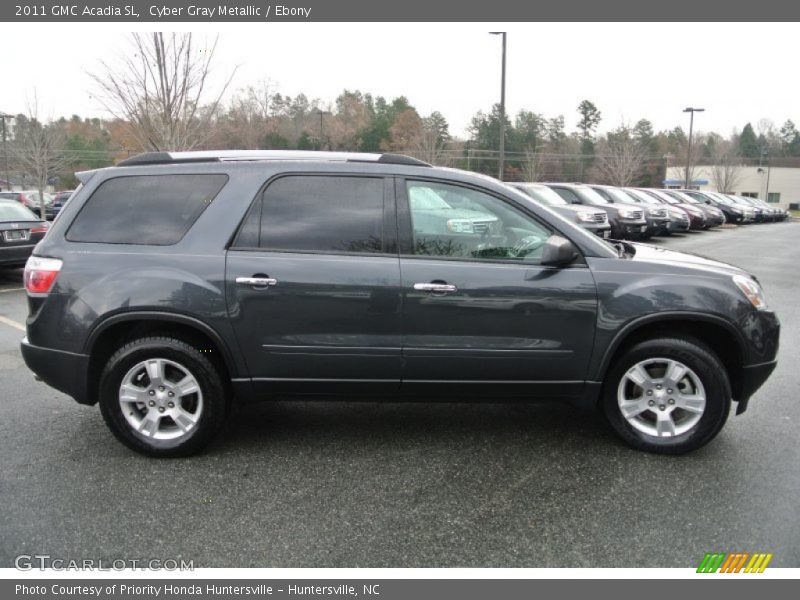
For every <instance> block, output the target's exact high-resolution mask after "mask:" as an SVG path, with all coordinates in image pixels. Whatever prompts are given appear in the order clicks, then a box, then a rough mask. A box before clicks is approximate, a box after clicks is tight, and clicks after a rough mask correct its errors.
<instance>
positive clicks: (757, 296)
mask: <svg viewBox="0 0 800 600" xmlns="http://www.w3.org/2000/svg"><path fill="white" fill-rule="evenodd" d="M733 283H735V284H736V287H738V288H739V289H740V290H742V293H743V294H744V295H745V297H746V298H747V299H748V300H750V304H752V305H753V306H754V307H755V308H757V309H758V310H764V309H765V308H767V299H766V298H765V297H764V291H763V290H762V289H761V286H760V285H758V283H756V282H755V281H754V280H752V279H750V278H749V277H745V276H744V275H734V276H733Z"/></svg>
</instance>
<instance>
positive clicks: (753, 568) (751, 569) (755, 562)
mask: <svg viewBox="0 0 800 600" xmlns="http://www.w3.org/2000/svg"><path fill="white" fill-rule="evenodd" d="M771 560H772V554H753V558H751V559H750V562H749V563H747V568H746V569H745V570H744V572H745V573H763V572H764V569H766V568H767V565H768V564H769V561H771Z"/></svg>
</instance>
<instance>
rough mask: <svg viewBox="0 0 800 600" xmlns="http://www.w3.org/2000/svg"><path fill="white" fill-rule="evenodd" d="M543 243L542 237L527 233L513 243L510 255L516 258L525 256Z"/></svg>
mask: <svg viewBox="0 0 800 600" xmlns="http://www.w3.org/2000/svg"><path fill="white" fill-rule="evenodd" d="M543 245H544V239H542V238H540V237H538V236H535V235H528V236H525V237H523V238H520V240H519V241H518V242H517V243H516V244H514V247H513V248H512V250H511V252H512V256H514V257H516V258H525V257H526V256H528V255H529V254H530V253H531V252H533V251H534V250H538V249H539V248H541V247H542V246H543Z"/></svg>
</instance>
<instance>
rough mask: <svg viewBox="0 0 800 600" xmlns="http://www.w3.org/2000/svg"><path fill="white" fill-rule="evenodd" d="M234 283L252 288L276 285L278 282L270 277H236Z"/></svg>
mask: <svg viewBox="0 0 800 600" xmlns="http://www.w3.org/2000/svg"><path fill="white" fill-rule="evenodd" d="M236 283H238V284H239V285H250V286H253V287H268V286H272V285H278V280H277V279H273V278H272V277H237V278H236Z"/></svg>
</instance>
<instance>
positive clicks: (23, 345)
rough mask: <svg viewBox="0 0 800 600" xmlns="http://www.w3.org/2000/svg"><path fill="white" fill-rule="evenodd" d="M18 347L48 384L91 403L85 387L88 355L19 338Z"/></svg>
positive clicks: (79, 400)
mask: <svg viewBox="0 0 800 600" xmlns="http://www.w3.org/2000/svg"><path fill="white" fill-rule="evenodd" d="M20 350H21V352H22V358H23V359H24V360H25V364H26V365H28V368H29V369H30V370H31V371H33V372H34V373H35V374H36V375H37V376H38V377H39V378H41V380H42V381H44V382H45V383H46V384H47V385H49V386H50V387H53V388H55V389H57V390H58V391H59V392H63V393H65V394H67V395H68V396H72V397H73V398H74V399H75V401H76V402H78V403H80V404H92V403H93V402H92V399H91V398H89V394H88V390H87V387H86V384H87V381H88V375H89V357H88V356H87V355H85V354H74V353H72V352H64V351H63V350H52V349H50V348H42V347H40V346H34V345H33V344H31V343H30V342H28V338H27V337H25V338H22V341H21V342H20Z"/></svg>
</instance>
